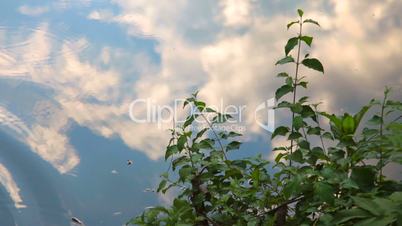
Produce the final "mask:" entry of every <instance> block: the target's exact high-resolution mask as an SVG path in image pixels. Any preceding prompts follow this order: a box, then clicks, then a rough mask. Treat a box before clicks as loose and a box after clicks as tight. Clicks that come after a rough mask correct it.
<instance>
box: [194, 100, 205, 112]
mask: <svg viewBox="0 0 402 226" xmlns="http://www.w3.org/2000/svg"><path fill="white" fill-rule="evenodd" d="M194 104H195V106H196V107H197V108H198V110H199V111H203V110H204V108H205V103H204V102H202V101H194Z"/></svg>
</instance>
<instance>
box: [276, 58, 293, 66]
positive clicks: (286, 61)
mask: <svg viewBox="0 0 402 226" xmlns="http://www.w3.org/2000/svg"><path fill="white" fill-rule="evenodd" d="M291 62H295V60H294V59H293V57H292V56H286V57H284V58H282V59H280V60H279V61H278V62H276V64H275V65H278V64H287V63H291Z"/></svg>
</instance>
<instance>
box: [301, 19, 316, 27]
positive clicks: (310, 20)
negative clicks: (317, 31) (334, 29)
mask: <svg viewBox="0 0 402 226" xmlns="http://www.w3.org/2000/svg"><path fill="white" fill-rule="evenodd" d="M303 23H311V24H315V25H317V26H320V24H319V23H318V22H317V21H315V20H312V19H306V20H304V21H303Z"/></svg>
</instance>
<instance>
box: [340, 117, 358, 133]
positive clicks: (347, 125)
mask: <svg viewBox="0 0 402 226" xmlns="http://www.w3.org/2000/svg"><path fill="white" fill-rule="evenodd" d="M342 129H343V132H345V133H346V134H353V133H354V132H355V130H356V126H355V120H354V119H353V117H352V116H350V115H349V114H345V116H344V117H343V119H342Z"/></svg>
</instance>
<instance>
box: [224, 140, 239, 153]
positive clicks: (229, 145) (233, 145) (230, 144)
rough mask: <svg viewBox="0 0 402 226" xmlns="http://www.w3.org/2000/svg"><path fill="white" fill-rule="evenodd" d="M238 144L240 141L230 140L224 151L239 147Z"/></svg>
mask: <svg viewBox="0 0 402 226" xmlns="http://www.w3.org/2000/svg"><path fill="white" fill-rule="evenodd" d="M240 145H241V142H239V141H232V142H230V143H229V144H228V145H227V146H226V151H230V150H235V149H239V148H240Z"/></svg>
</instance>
